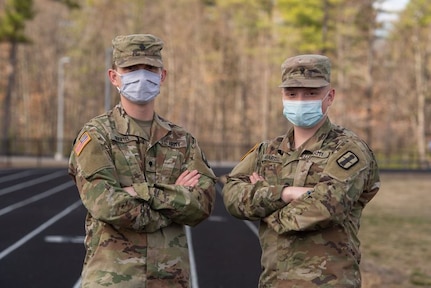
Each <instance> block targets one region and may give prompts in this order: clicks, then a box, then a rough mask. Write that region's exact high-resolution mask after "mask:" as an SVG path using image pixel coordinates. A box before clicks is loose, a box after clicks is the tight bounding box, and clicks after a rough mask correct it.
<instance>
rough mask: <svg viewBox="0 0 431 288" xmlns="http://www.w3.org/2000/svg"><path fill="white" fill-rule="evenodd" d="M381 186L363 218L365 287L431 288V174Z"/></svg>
mask: <svg viewBox="0 0 431 288" xmlns="http://www.w3.org/2000/svg"><path fill="white" fill-rule="evenodd" d="M381 182H382V186H381V189H380V191H379V193H378V194H377V195H376V196H375V198H374V199H373V200H372V201H371V202H370V203H369V204H368V206H367V207H365V209H364V213H363V216H362V225H361V229H360V233H359V236H360V239H361V241H362V246H361V250H362V263H361V267H362V279H363V286H362V287H363V288H377V287H379V288H380V287H383V288H410V287H431V209H430V208H431V173H421V174H417V173H381Z"/></svg>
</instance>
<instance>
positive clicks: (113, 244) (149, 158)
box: [69, 105, 215, 288]
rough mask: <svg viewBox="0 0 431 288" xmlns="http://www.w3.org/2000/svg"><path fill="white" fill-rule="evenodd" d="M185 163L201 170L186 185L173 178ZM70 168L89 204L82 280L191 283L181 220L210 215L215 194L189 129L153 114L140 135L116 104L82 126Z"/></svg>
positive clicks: (153, 284) (190, 221) (124, 283)
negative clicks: (148, 133) (132, 193)
mask: <svg viewBox="0 0 431 288" xmlns="http://www.w3.org/2000/svg"><path fill="white" fill-rule="evenodd" d="M185 169H189V170H193V169H197V170H198V171H199V173H200V174H201V178H200V179H199V183H198V184H197V185H196V186H195V187H193V188H191V187H184V186H178V185H174V183H175V181H176V179H177V178H178V176H179V175H180V174H181V173H182V172H183V171H184V170H185ZM69 174H70V175H71V176H72V177H73V179H74V181H75V182H76V185H77V187H78V190H79V193H80V197H81V200H82V202H83V204H84V206H85V208H86V209H87V210H88V213H87V217H86V223H85V224H86V227H85V228H86V234H87V235H86V239H85V246H86V250H87V253H86V257H85V260H84V266H83V271H82V287H122V288H124V287H147V288H150V287H157V288H163V287H181V288H183V287H190V286H191V284H190V283H191V281H190V275H189V274H190V269H189V259H188V247H187V239H186V235H185V230H184V225H190V226H195V225H197V224H198V223H199V222H201V221H203V220H204V219H206V218H207V217H209V215H210V214H211V212H212V209H213V204H214V200H215V186H214V179H215V176H214V173H213V171H212V170H211V168H210V167H209V166H208V164H207V162H206V160H205V158H204V156H203V154H202V153H201V150H200V148H199V146H198V144H197V142H196V140H195V139H194V138H193V136H192V135H190V134H189V133H187V132H186V131H185V130H184V129H182V128H181V127H178V126H176V125H174V124H172V123H170V122H167V121H166V120H163V119H162V118H160V117H159V116H158V115H157V114H155V116H154V120H153V122H152V127H151V136H150V139H145V136H144V135H143V130H142V129H141V128H140V127H139V126H138V124H137V123H136V122H135V121H134V120H133V119H132V118H130V117H129V116H127V115H126V113H125V111H124V110H123V109H122V107H121V105H117V106H116V107H115V108H114V109H113V110H111V111H109V112H107V113H106V114H103V115H101V116H98V117H96V118H94V119H92V120H90V121H89V122H88V123H87V124H86V125H85V126H84V127H83V129H82V130H81V132H80V133H79V135H78V137H77V139H76V140H75V144H74V148H73V149H72V153H71V156H70V161H69ZM127 186H133V188H134V189H135V191H136V192H137V194H138V196H137V197H132V196H130V195H129V194H128V193H127V192H126V191H125V190H123V189H122V188H123V187H127Z"/></svg>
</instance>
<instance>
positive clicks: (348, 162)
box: [337, 151, 359, 170]
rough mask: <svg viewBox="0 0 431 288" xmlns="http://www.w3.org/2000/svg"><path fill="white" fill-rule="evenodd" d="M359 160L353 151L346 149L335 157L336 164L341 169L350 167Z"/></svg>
mask: <svg viewBox="0 0 431 288" xmlns="http://www.w3.org/2000/svg"><path fill="white" fill-rule="evenodd" d="M358 162H359V159H358V157H357V156H356V155H355V153H353V152H351V151H347V152H346V153H344V154H343V156H341V157H340V158H338V159H337V163H338V165H339V166H340V167H341V168H343V169H346V170H348V169H350V168H351V167H352V166H354V165H355V164H356V163H358Z"/></svg>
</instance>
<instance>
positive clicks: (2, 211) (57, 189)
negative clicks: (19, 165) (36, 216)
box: [0, 181, 75, 216]
mask: <svg viewBox="0 0 431 288" xmlns="http://www.w3.org/2000/svg"><path fill="white" fill-rule="evenodd" d="M73 185H75V183H73V182H72V181H70V182H66V183H63V184H62V185H60V186H57V187H55V188H52V189H49V190H47V191H45V192H43V193H40V194H37V195H35V196H33V197H30V198H27V199H25V200H22V201H20V202H17V203H14V204H12V205H9V206H7V207H5V208H2V209H0V216H2V215H4V214H6V213H9V212H11V211H13V210H15V209H18V208H21V207H23V206H26V205H28V204H30V203H33V202H36V201H39V200H41V199H43V198H46V197H48V196H51V195H53V194H55V193H58V192H60V191H63V190H65V189H67V188H69V187H70V186H73Z"/></svg>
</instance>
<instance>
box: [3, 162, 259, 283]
mask: <svg viewBox="0 0 431 288" xmlns="http://www.w3.org/2000/svg"><path fill="white" fill-rule="evenodd" d="M230 169H231V167H226V168H214V171H215V173H216V174H217V175H223V174H226V173H228V172H229V170H230ZM216 188H217V193H218V194H217V200H216V206H215V210H214V212H213V214H212V215H211V217H210V218H209V219H208V220H206V221H204V222H203V223H201V224H200V225H198V226H197V227H195V228H189V227H187V230H186V231H187V234H188V235H187V236H188V237H189V244H190V248H191V249H190V256H191V260H192V261H191V262H192V276H193V277H192V278H193V288H253V287H257V281H258V277H259V273H260V265H259V258H260V247H259V242H258V237H257V226H256V223H253V222H248V221H241V220H238V219H235V218H233V217H231V216H229V215H228V214H227V212H226V210H225V208H224V206H223V201H222V199H221V197H220V192H221V189H222V186H220V184H217V186H216ZM84 218H85V209H84V207H83V206H82V204H81V202H80V200H79V195H78V192H77V190H76V187H75V186H74V184H73V182H72V180H71V178H70V177H69V176H68V175H67V171H66V169H65V168H32V169H16V168H14V169H0V227H1V230H0V287H14V288H30V287H31V288H38V287H40V288H51V287H52V288H63V287H65V288H76V287H79V284H80V272H81V265H82V261H83V258H84V246H83V240H84Z"/></svg>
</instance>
